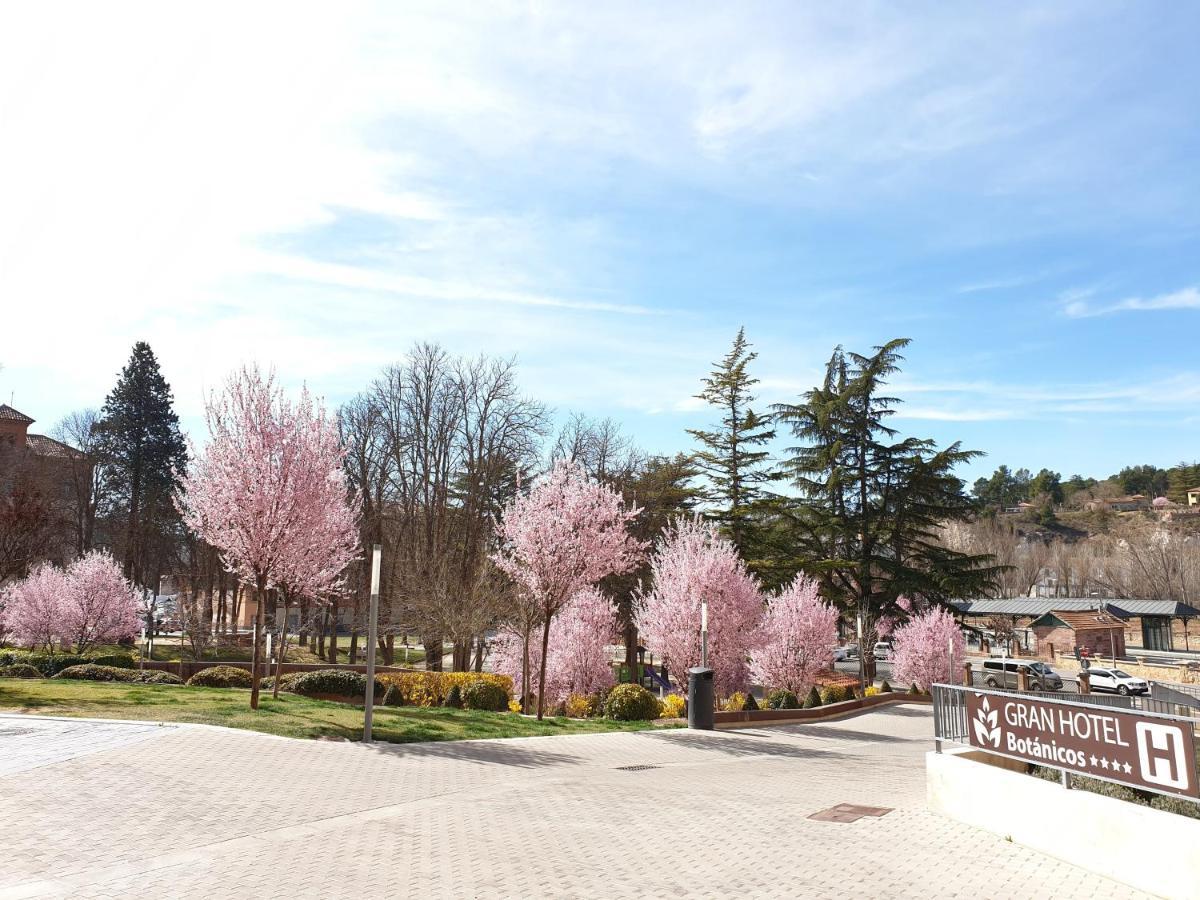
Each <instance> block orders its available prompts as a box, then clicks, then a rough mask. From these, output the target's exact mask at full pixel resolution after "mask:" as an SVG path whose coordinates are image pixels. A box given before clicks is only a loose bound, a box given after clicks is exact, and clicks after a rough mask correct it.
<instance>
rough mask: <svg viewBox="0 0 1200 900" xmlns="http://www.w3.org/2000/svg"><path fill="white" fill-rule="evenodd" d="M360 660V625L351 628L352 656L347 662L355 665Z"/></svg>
mask: <svg viewBox="0 0 1200 900" xmlns="http://www.w3.org/2000/svg"><path fill="white" fill-rule="evenodd" d="M357 661H358V626H357V625H356V626H354V627H353V628H351V629H350V658H349V659H348V660H346V662H348V663H350V665H354V664H355V663H356V662H357Z"/></svg>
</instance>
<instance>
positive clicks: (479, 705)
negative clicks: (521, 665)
mask: <svg viewBox="0 0 1200 900" xmlns="http://www.w3.org/2000/svg"><path fill="white" fill-rule="evenodd" d="M462 703H463V708H464V709H483V710H488V711H489V712H504V711H505V710H506V709H508V692H507V691H505V690H504V688H503V687H502V686H501V685H499V684H497V683H496V682H494V681H481V680H477V681H471V682H469V683H468V684H467V686H466V687H464V688H463V689H462Z"/></svg>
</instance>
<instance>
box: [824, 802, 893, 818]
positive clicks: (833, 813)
mask: <svg viewBox="0 0 1200 900" xmlns="http://www.w3.org/2000/svg"><path fill="white" fill-rule="evenodd" d="M891 811H892V808H891V807H888V806H856V805H855V804H853V803H839V804H838V805H837V806H831V807H829V809H823V810H821V811H820V812H815V813H813V814H812V815H811V816H809V818H810V819H815V820H816V821H818V822H857V821H858V820H859V819H861V818H863V816H874V817H875V818H879V816H886V815H887V814H888V813H890V812H891Z"/></svg>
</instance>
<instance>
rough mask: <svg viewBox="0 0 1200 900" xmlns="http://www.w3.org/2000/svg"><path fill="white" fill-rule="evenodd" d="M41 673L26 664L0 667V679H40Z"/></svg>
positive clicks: (11, 664)
mask: <svg viewBox="0 0 1200 900" xmlns="http://www.w3.org/2000/svg"><path fill="white" fill-rule="evenodd" d="M41 677H42V673H41V672H39V671H38V670H37V669H35V668H34V667H33V666H31V665H29V664H28V663H10V664H9V665H6V666H0V678H41Z"/></svg>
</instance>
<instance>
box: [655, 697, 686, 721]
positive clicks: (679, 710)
mask: <svg viewBox="0 0 1200 900" xmlns="http://www.w3.org/2000/svg"><path fill="white" fill-rule="evenodd" d="M660 705H661V712H660V713H659V718H660V719H678V718H680V717H682V716H683V714H684V712H685V711H686V708H687V701H686V700H684V699H683V695H682V694H667V696H665V697H663V699H662V703H661V704H660Z"/></svg>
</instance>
